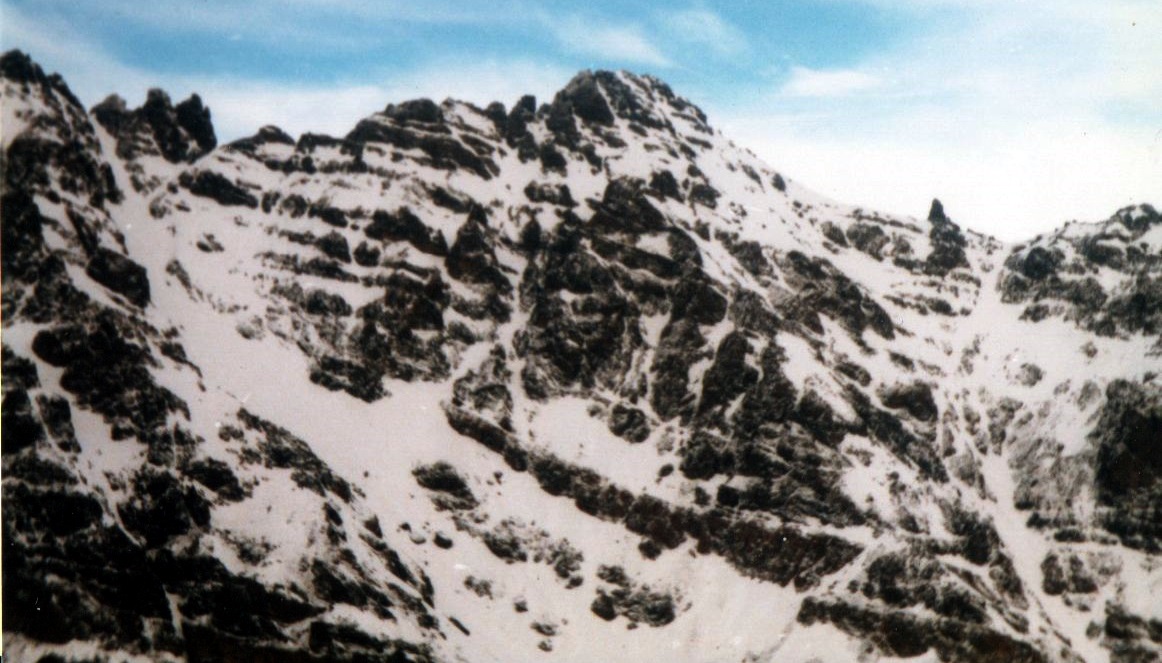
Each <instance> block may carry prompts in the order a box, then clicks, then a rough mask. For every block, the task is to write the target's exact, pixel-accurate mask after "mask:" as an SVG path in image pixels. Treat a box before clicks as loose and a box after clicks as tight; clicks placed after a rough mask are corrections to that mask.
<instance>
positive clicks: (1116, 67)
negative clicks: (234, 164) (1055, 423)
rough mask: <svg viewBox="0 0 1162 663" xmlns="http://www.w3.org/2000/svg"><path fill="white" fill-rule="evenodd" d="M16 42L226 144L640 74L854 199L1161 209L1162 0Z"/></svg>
mask: <svg viewBox="0 0 1162 663" xmlns="http://www.w3.org/2000/svg"><path fill="white" fill-rule="evenodd" d="M0 48H2V49H3V50H8V49H10V48H20V49H22V50H24V51H26V52H28V53H29V54H30V55H32V57H33V59H35V60H36V61H37V62H39V63H40V64H41V65H42V66H43V67H44V68H45V69H47V70H49V71H56V72H59V73H61V74H62V75H63V76H64V77H65V80H66V81H67V82H68V84H69V85H70V87H71V88H72V89H73V91H74V92H76V93H77V95H78V96H79V97H80V98H81V99H82V101H84V102H85V103H86V104H87V105H93V104H96V103H98V102H99V101H101V100H102V99H104V98H105V96H107V95H108V94H109V93H112V92H116V93H118V94H120V95H121V96H123V97H125V98H126V99H127V100H128V101H129V102H130V104H131V105H134V106H136V105H138V104H140V103H141V102H142V101H143V100H144V98H145V93H146V91H147V90H148V89H149V88H151V87H161V88H163V89H165V90H167V91H168V92H169V93H170V94H171V96H173V97H175V100H177V99H179V98H184V97H185V96H187V95H188V94H190V93H191V92H197V93H198V94H200V95H201V97H202V98H203V100H204V101H205V102H206V104H207V105H208V106H209V107H210V109H211V111H212V114H213V118H214V124H215V127H216V129H217V131H218V134H219V138H220V140H223V141H225V140H231V139H234V138H238V137H241V136H245V135H249V134H251V133H253V132H254V131H255V130H256V129H258V128H259V127H261V126H263V125H265V124H276V125H278V126H280V127H282V128H283V129H285V130H287V131H288V132H290V133H292V134H298V133H302V132H304V131H316V132H324V133H331V134H339V135H341V134H344V133H346V132H347V131H348V130H349V129H351V128H352V127H353V126H354V125H355V123H356V122H357V121H358V120H359V119H360V118H362V117H365V116H367V115H369V114H370V113H372V112H375V111H377V110H380V109H382V108H383V107H384V106H386V105H387V104H388V103H390V102H398V101H402V100H405V99H411V98H416V97H420V96H426V97H431V98H434V99H437V100H442V99H445V98H448V97H452V98H457V99H463V100H466V101H472V102H475V103H478V104H486V103H488V102H490V101H493V100H499V101H502V102H504V103H505V104H506V105H511V104H512V103H513V102H514V101H515V100H516V99H517V98H519V97H520V95H522V94H526V93H531V94H535V95H537V97H538V99H539V100H542V101H547V100H549V99H550V98H551V97H552V95H553V94H554V92H555V91H556V90H558V89H560V88H561V87H562V86H564V84H565V83H566V82H567V81H568V80H569V79H570V78H571V77H572V76H573V75H574V74H575V73H576V72H577V71H579V70H582V69H626V70H629V71H633V72H636V73H649V74H653V75H655V76H658V77H659V78H661V79H662V80H664V81H666V82H668V83H669V84H670V86H671V87H672V88H673V89H674V90H675V92H677V93H678V94H680V95H682V96H684V97H686V98H688V99H690V100H691V101H693V102H694V103H695V104H697V105H698V106H699V107H701V108H702V109H703V110H704V111H706V113H707V114H708V115H709V117H710V123H711V125H713V126H714V127H715V128H717V129H719V130H721V131H722V132H723V133H724V134H725V135H726V136H727V137H728V138H730V139H732V140H734V141H735V142H736V143H737V144H739V145H741V146H743V147H747V148H750V149H751V150H752V151H753V152H755V153H756V154H757V155H758V156H759V157H761V158H763V160H765V161H766V162H767V163H768V164H770V165H771V166H772V167H774V168H776V169H778V170H780V171H781V172H783V173H784V174H785V175H786V176H788V177H790V178H792V179H796V180H798V181H799V182H800V183H802V184H804V185H805V186H807V187H809V188H812V189H814V190H816V191H818V192H820V193H822V194H824V195H827V196H829V197H831V198H833V199H835V200H837V201H841V202H845V203H851V204H857V205H863V206H866V207H868V208H871V209H877V210H882V211H885V212H891V213H896V214H904V215H913V216H923V215H924V214H926V212H927V209H928V205H929V202H930V201H931V199H932V198H933V197H939V198H940V199H941V200H942V201H943V202H944V206H945V209H946V211H947V212H948V214H949V216H951V217H952V218H953V219H954V220H955V221H957V222H959V223H960V224H961V225H963V226H965V227H968V228H972V229H974V230H978V231H980V232H984V233H987V234H992V235H995V236H996V237H998V238H1001V239H1005V240H1010V241H1019V240H1023V239H1028V238H1030V237H1032V236H1033V235H1036V234H1038V233H1042V232H1046V231H1049V230H1051V229H1053V228H1055V227H1057V226H1059V225H1061V224H1063V223H1064V222H1065V221H1067V220H1082V221H1096V220H1101V219H1104V218H1106V217H1108V216H1109V215H1110V214H1112V213H1113V212H1114V211H1115V210H1116V209H1118V208H1120V207H1123V206H1125V205H1129V204H1135V203H1142V202H1149V203H1153V204H1154V205H1156V206H1162V2H1159V1H1158V0H768V1H754V2H751V1H747V0H736V1H734V2H710V1H708V0H691V1H690V2H677V3H675V2H666V3H662V2H650V1H644V0H643V1H639V2H613V1H610V0H588V1H586V2H565V1H563V0H560V1H550V2H540V3H537V2H527V1H514V2H508V1H505V0H490V1H487V2H479V1H475V0H462V1H460V2H446V1H445V0H428V1H425V2H415V1H409V2H395V1H393V0H283V1H282V2H268V1H267V0H179V1H172V0H150V1H148V2H142V0H100V1H92V2H89V1H79V0H0Z"/></svg>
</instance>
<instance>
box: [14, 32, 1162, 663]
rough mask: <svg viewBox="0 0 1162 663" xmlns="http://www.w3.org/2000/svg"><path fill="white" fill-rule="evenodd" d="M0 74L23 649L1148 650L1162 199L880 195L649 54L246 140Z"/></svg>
mask: <svg viewBox="0 0 1162 663" xmlns="http://www.w3.org/2000/svg"><path fill="white" fill-rule="evenodd" d="M0 76H2V85H3V97H2V110H3V116H2V122H3V124H2V127H3V170H4V178H3V187H4V188H3V209H2V219H3V247H2V256H3V392H4V400H3V426H2V430H3V447H2V451H3V592H4V599H3V608H4V610H3V615H4V621H3V630H4V645H5V654H6V655H7V656H8V657H9V658H10V659H11V660H14V661H25V660H27V661H37V660H40V661H61V660H83V661H89V660H116V661H119V660H173V659H178V660H189V661H323V660H326V661H471V662H476V661H540V660H544V661H577V662H590V661H605V660H635V661H643V662H648V661H696V662H711V661H722V662H726V661H731V662H734V661H750V662H760V661H761V662H767V661H780V662H782V661H791V662H795V663H798V662H806V661H857V660H858V661H891V660H897V659H909V660H917V661H936V660H939V661H1151V660H1159V658H1160V656H1162V600H1160V599H1159V598H1158V597H1159V596H1162V551H1160V545H1162V377H1159V374H1160V373H1162V216H1159V214H1158V212H1156V211H1155V210H1154V209H1153V208H1151V207H1149V206H1147V205H1140V206H1136V207H1130V208H1126V209H1122V210H1119V211H1118V212H1117V213H1115V214H1114V215H1113V216H1112V217H1111V218H1110V219H1108V220H1106V221H1104V222H1100V223H1073V224H1069V225H1066V226H1065V227H1064V228H1062V229H1061V230H1059V231H1057V232H1055V233H1053V234H1051V235H1047V236H1042V237H1038V238H1036V239H1034V240H1033V241H1031V242H1028V243H1025V244H1021V245H1017V246H1009V245H1006V244H1003V243H1001V242H998V241H996V240H994V239H992V238H989V237H985V236H981V235H978V234H976V233H973V232H971V231H968V230H965V229H962V228H960V227H959V226H957V224H955V223H954V222H953V221H952V220H951V219H950V218H949V216H948V214H946V212H945V210H944V209H943V208H942V207H941V205H940V204H939V203H938V202H935V201H934V202H933V204H932V210H931V213H930V214H929V217H928V218H927V219H913V218H902V217H895V216H891V215H885V214H879V213H875V212H872V211H869V210H863V209H858V208H853V207H850V206H846V205H842V204H839V203H836V202H832V201H830V200H827V199H824V198H822V197H820V196H819V195H817V194H814V193H812V192H811V191H810V190H809V189H807V188H805V187H803V186H801V185H800V184H799V183H798V182H796V181H795V180H793V179H791V178H789V177H787V176H786V175H784V174H781V173H778V172H775V171H774V170H772V169H771V168H770V167H768V166H767V165H765V164H763V163H762V162H761V161H760V160H759V159H757V158H756V157H755V156H754V155H753V154H751V153H750V152H748V151H746V150H745V149H743V148H740V147H738V146H735V145H734V144H733V143H731V142H730V141H729V140H728V139H726V138H725V137H723V136H722V135H721V134H719V133H718V132H717V131H715V130H714V129H712V128H711V126H710V125H709V124H708V120H707V118H706V116H705V115H704V114H703V113H702V112H701V111H700V110H699V109H698V108H697V107H695V106H694V105H692V104H691V103H690V102H688V101H686V100H684V99H682V98H681V97H678V96H676V95H675V94H674V93H673V92H672V91H671V90H670V88H668V87H667V86H666V85H665V84H664V83H662V82H661V81H659V80H657V79H654V78H651V77H642V76H636V75H632V74H628V73H624V72H622V73H610V72H596V73H590V72H583V73H581V74H579V75H578V76H577V77H576V78H574V79H573V80H572V81H571V82H570V83H569V84H568V85H567V86H566V87H565V89H563V90H562V91H561V92H559V93H558V94H557V95H556V96H555V97H554V98H553V100H552V101H551V103H548V104H544V105H540V106H538V105H537V103H536V100H534V99H533V98H531V97H525V98H522V99H521V100H519V101H518V102H517V103H516V104H515V105H514V106H513V107H512V108H511V109H508V108H506V107H505V106H503V105H501V104H499V103H496V104H492V105H490V106H488V107H487V108H484V109H481V108H477V107H475V106H472V105H470V104H465V103H460V102H455V101H446V102H444V103H442V104H436V103H433V102H431V101H428V100H418V101H409V102H405V103H401V104H392V105H389V106H387V108H385V109H384V111H383V112H381V113H376V114H375V115H373V116H371V117H368V118H366V119H365V120H363V121H361V122H360V123H359V124H358V125H357V126H356V127H355V128H354V129H353V130H352V131H351V132H350V133H349V134H347V135H346V136H344V137H331V136H323V135H316V134H305V135H303V136H300V137H298V138H297V139H296V138H294V137H292V136H288V135H287V134H286V133H284V132H283V131H281V130H279V129H278V128H276V127H264V128H262V129H261V130H259V131H258V133H256V134H255V135H254V136H252V137H249V138H246V139H243V140H238V141H235V142H233V143H230V144H228V145H217V140H216V138H215V134H214V129H213V125H212V121H211V114H210V111H209V110H208V109H206V108H205V107H204V105H203V103H202V101H201V100H200V99H199V98H198V97H196V96H194V97H191V98H190V99H188V100H186V101H183V102H181V103H178V104H176V105H175V104H174V103H173V102H172V101H171V100H170V99H169V97H168V96H167V95H166V94H165V93H163V92H161V91H155V92H152V93H150V95H149V97H148V99H147V101H146V103H145V105H144V106H142V107H141V108H136V109H132V108H129V107H128V105H127V104H126V103H125V102H124V101H123V100H121V99H119V98H117V97H111V98H109V99H108V100H106V101H104V102H102V103H101V104H99V105H97V106H96V107H94V108H92V109H91V110H86V109H85V108H84V107H83V106H82V105H81V104H80V103H79V101H78V100H77V99H76V98H75V97H74V96H73V95H72V94H71V93H70V92H69V89H68V87H67V86H66V84H65V83H64V81H63V80H62V79H61V78H60V77H58V76H55V75H54V76H47V75H45V73H44V72H43V71H42V70H41V69H40V68H39V67H38V66H37V65H36V64H35V63H33V62H32V61H31V60H30V59H29V57H28V56H26V55H24V54H22V53H18V52H10V53H8V54H6V55H4V56H3V58H2V60H0ZM981 195H988V193H987V192H981Z"/></svg>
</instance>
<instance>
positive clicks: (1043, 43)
mask: <svg viewBox="0 0 1162 663" xmlns="http://www.w3.org/2000/svg"><path fill="white" fill-rule="evenodd" d="M852 1H854V2H878V1H879V0H852ZM1083 5H1084V6H1083ZM901 7H903V9H901ZM884 8H885V10H889V9H890V8H889V7H887V6H885V7H884ZM892 11H909V12H915V17H916V20H917V21H923V22H924V25H925V29H924V30H923V31H917V32H916V33H915V34H913V35H911V36H910V37H909V38H908V39H905V40H901V41H900V42H899V43H897V44H896V45H894V46H892V47H890V48H887V49H881V50H880V51H878V52H875V53H873V54H871V55H869V56H867V57H865V58H863V59H862V60H860V61H856V62H854V63H852V64H851V65H850V66H848V67H845V68H842V69H813V68H810V67H807V66H799V67H793V68H792V69H791V71H790V74H789V76H788V77H787V78H786V79H785V81H784V82H783V84H782V85H781V86H779V87H776V88H774V89H773V90H771V91H770V92H769V93H768V94H766V95H756V98H755V100H754V102H753V103H752V104H750V106H749V108H739V107H730V106H727V107H724V108H723V109H722V113H721V114H720V115H721V116H722V120H720V122H719V124H721V125H722V126H723V128H724V130H726V131H728V132H729V133H731V134H732V135H733V136H735V137H736V138H737V139H739V141H740V142H741V143H743V144H747V145H751V146H753V149H755V150H756V152H758V153H760V154H761V155H764V156H765V157H766V158H767V159H769V160H771V161H772V162H773V164H774V165H776V166H778V167H780V168H783V169H784V170H785V171H786V172H787V173H789V174H790V175H791V176H792V177H796V176H797V177H798V178H799V179H800V180H801V181H803V182H804V183H805V184H807V185H808V186H812V187H815V188H817V189H819V190H822V191H823V192H825V193H827V194H829V195H831V196H833V197H835V198H836V199H838V200H844V201H850V202H854V203H858V204H864V205H867V206H871V207H876V208H880V209H885V210H890V211H898V212H905V213H907V212H910V213H913V214H916V215H921V214H923V213H924V211H925V210H926V209H927V204H928V201H929V199H930V198H931V197H933V196H939V197H940V198H941V199H942V200H943V201H944V202H945V203H946V208H947V209H948V210H949V213H950V214H951V215H952V216H953V217H954V218H956V219H957V220H958V221H961V222H962V223H964V224H965V225H967V226H968V227H970V228H974V229H979V230H982V231H984V232H989V233H993V234H995V235H997V236H1000V237H1004V238H1007V239H1014V240H1015V239H1023V238H1027V237H1028V236H1031V235H1033V234H1035V233H1036V232H1039V231H1041V230H1045V229H1047V228H1050V227H1054V226H1057V225H1059V224H1061V223H1062V222H1064V221H1065V220H1067V219H1071V218H1079V219H1088V220H1095V219H1100V218H1104V217H1106V216H1108V215H1109V214H1110V213H1112V212H1113V210H1115V209H1116V208H1118V207H1120V206H1122V205H1126V204H1130V203H1133V202H1143V201H1144V202H1149V201H1151V199H1152V200H1154V201H1159V200H1162V109H1159V107H1158V105H1157V101H1158V99H1162V70H1160V69H1159V68H1158V67H1157V66H1156V64H1155V63H1157V62H1162V40H1158V39H1157V37H1156V35H1157V34H1158V33H1159V31H1160V30H1162V6H1160V5H1157V4H1156V3H1141V2H1136V1H1135V0H1110V2H1109V3H1103V4H1102V6H1101V7H1095V6H1093V5H1092V3H1078V2H1074V1H1073V0H1060V2H1057V3H1053V4H1050V3H1048V2H1043V1H1042V0H1027V1H1026V2H1020V3H1000V4H997V3H992V2H985V3H982V4H977V3H972V4H971V5H970V4H966V3H963V2H961V1H960V0H905V2H904V3H902V4H897V5H895V9H892ZM956 44H971V48H956V47H954V46H953V45H956ZM711 115H712V117H714V115H715V113H714V111H713V109H711Z"/></svg>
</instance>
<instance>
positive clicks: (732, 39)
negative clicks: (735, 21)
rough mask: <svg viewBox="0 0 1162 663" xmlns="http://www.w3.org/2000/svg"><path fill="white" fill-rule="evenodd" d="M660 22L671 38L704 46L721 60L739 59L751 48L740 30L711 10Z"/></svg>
mask: <svg viewBox="0 0 1162 663" xmlns="http://www.w3.org/2000/svg"><path fill="white" fill-rule="evenodd" d="M661 22H662V25H663V26H664V27H665V28H666V31H667V33H668V34H669V35H670V36H671V37H673V38H675V39H678V40H680V41H683V42H685V43H688V44H694V45H696V46H701V47H703V48H705V49H708V50H709V51H710V52H711V53H714V54H715V55H718V56H720V57H726V56H731V55H738V54H740V53H742V52H744V51H746V50H747V48H748V46H749V44H748V43H747V39H746V35H744V34H743V33H742V31H741V30H739V29H738V28H736V27H735V26H733V25H731V24H730V23H728V22H726V21H725V20H723V18H722V17H721V16H719V15H718V14H716V13H714V12H712V11H710V10H708V9H685V10H680V11H675V12H670V13H667V14H665V15H664V16H663V17H662V19H661Z"/></svg>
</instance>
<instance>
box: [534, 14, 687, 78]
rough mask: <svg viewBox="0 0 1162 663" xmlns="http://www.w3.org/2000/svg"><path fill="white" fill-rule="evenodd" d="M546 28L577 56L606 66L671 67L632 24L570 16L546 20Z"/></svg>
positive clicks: (640, 30)
mask: <svg viewBox="0 0 1162 663" xmlns="http://www.w3.org/2000/svg"><path fill="white" fill-rule="evenodd" d="M544 25H545V27H546V28H547V29H548V30H549V31H550V32H551V33H552V34H553V36H554V37H556V39H557V41H558V42H560V44H561V45H562V46H564V47H565V48H566V49H568V50H570V51H573V52H575V53H579V54H582V55H586V56H589V57H594V58H598V59H599V60H601V61H605V62H609V61H623V62H632V63H636V64H644V65H651V66H655V67H669V66H670V65H671V62H670V60H669V59H668V58H667V57H666V56H665V55H663V54H662V51H661V49H659V48H658V47H657V46H656V45H654V43H653V42H652V41H651V40H650V39H649V37H647V36H646V34H645V33H644V32H643V31H642V29H641V28H640V27H638V26H636V25H633V24H628V23H626V24H622V23H609V22H604V21H602V20H599V19H590V18H583V17H581V16H570V17H564V18H561V17H554V18H546V19H545V20H544Z"/></svg>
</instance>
